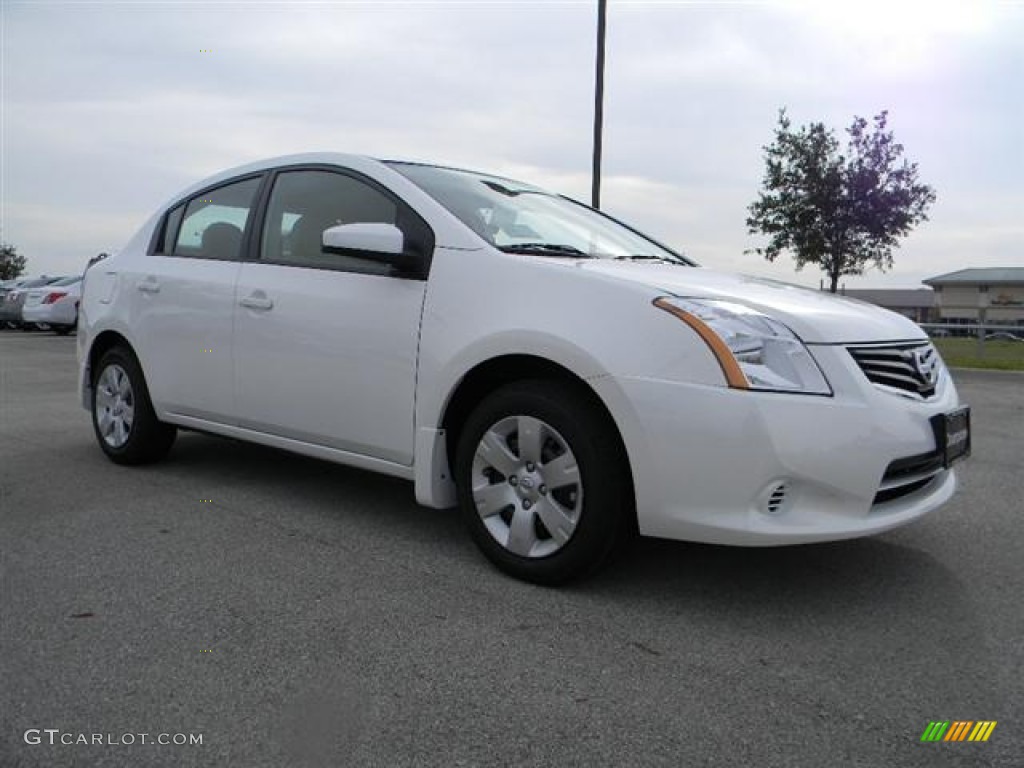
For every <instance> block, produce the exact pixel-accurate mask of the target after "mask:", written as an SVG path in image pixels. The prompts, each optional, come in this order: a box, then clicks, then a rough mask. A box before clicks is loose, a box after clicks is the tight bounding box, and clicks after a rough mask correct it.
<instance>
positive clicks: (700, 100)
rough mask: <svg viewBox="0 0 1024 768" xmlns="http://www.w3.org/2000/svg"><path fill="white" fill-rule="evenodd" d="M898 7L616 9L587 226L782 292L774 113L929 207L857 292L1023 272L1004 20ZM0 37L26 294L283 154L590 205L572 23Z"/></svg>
mask: <svg viewBox="0 0 1024 768" xmlns="http://www.w3.org/2000/svg"><path fill="white" fill-rule="evenodd" d="M896 5H900V4H892V3H887V4H885V5H884V6H880V5H878V4H876V3H874V2H873V0H871V2H868V3H867V5H863V4H861V3H858V4H857V5H856V7H855V6H853V5H847V4H837V3H832V2H830V3H812V4H810V5H807V4H800V3H796V4H794V3H785V4H783V3H772V4H764V5H760V4H756V5H751V4H731V3H730V4H711V3H708V4H657V3H640V4H627V3H613V4H612V5H611V8H610V9H609V26H608V55H607V66H608V69H607V83H606V104H605V115H606V122H605V163H604V184H603V200H604V203H605V206H606V207H607V209H608V210H609V211H610V212H612V213H613V214H615V215H617V216H620V217H622V218H624V219H626V220H628V221H630V222H632V223H635V224H636V225H638V226H639V227H640V228H641V229H645V230H649V231H650V232H651V234H652V235H653V236H655V237H657V238H658V239H662V240H664V241H666V242H667V243H669V244H671V245H673V246H674V247H677V248H680V249H682V250H685V251H686V252H687V253H688V254H690V255H691V256H693V257H694V258H696V259H698V260H699V261H702V262H704V263H707V264H710V265H714V266H718V267H724V268H729V269H746V270H747V271H754V272H757V273H761V274H770V275H774V276H776V277H780V278H783V279H794V275H793V273H792V264H791V263H790V262H787V261H786V260H781V261H780V262H777V263H776V264H768V263H767V262H765V261H764V260H763V259H760V258H759V257H756V256H751V255H746V256H745V255H743V251H744V250H745V249H747V248H750V247H752V246H753V245H755V244H756V240H755V239H754V238H752V237H750V236H748V235H747V234H746V229H745V225H744V220H745V217H746V206H747V205H748V204H749V202H750V201H751V200H752V199H753V198H754V196H755V195H756V192H757V189H758V186H759V184H760V180H761V175H762V162H763V160H762V149H761V148H762V146H763V145H764V144H766V143H768V141H770V139H771V135H772V128H773V125H774V120H775V115H776V111H777V110H778V108H779V107H781V106H788V107H789V109H790V113H791V114H792V115H793V117H794V119H795V120H796V121H797V122H808V121H811V120H824V121H825V122H826V123H828V124H830V125H832V126H834V127H836V128H837V129H841V128H842V127H843V126H845V125H848V124H849V122H850V120H851V119H852V117H853V115H854V114H861V115H870V114H873V113H875V112H877V111H879V110H881V109H883V108H888V109H890V115H891V124H892V126H893V128H894V129H895V131H896V135H897V138H898V139H899V140H900V141H901V142H903V143H904V144H905V145H906V147H907V153H908V156H909V157H910V158H911V159H913V160H916V161H917V162H919V164H920V166H921V175H922V178H923V179H924V180H925V181H927V182H929V183H931V184H933V185H934V186H935V187H936V188H937V190H938V193H939V202H938V204H937V205H936V206H935V209H934V211H933V216H932V220H931V221H930V222H928V223H926V224H924V225H923V226H922V227H921V228H920V230H919V231H917V232H916V233H914V235H913V236H912V237H911V238H910V239H909V240H907V241H906V242H905V244H904V246H903V248H902V249H901V251H900V252H898V254H897V270H896V272H895V273H893V274H892V275H890V276H886V277H883V276H879V275H877V274H872V275H869V276H866V277H865V278H863V280H864V281H865V282H867V281H876V280H880V281H881V282H882V284H885V283H886V282H889V283H897V282H902V281H907V280H913V279H915V276H917V275H921V276H926V275H928V274H936V273H939V272H943V271H952V270H953V269H956V268H959V267H963V266H966V265H968V264H975V265H979V266H980V265H985V264H991V263H993V262H994V261H995V262H997V263H1008V262H1009V263H1013V262H1014V261H1016V262H1017V263H1020V255H1019V246H1018V245H1017V244H1018V243H1019V242H1020V239H1019V229H1018V228H1017V226H1018V225H1017V223H1016V222H1017V221H1019V211H1020V210H1024V195H1022V192H1021V187H1020V178H1022V177H1024V153H1022V152H1021V150H1020V147H1019V144H1020V141H1019V126H1020V124H1021V123H1022V122H1024V106H1022V103H1021V100H1020V99H1017V98H1014V97H1013V95H1014V94H1015V93H1016V92H1017V90H1018V89H1019V84H1018V80H1019V75H1020V72H1021V71H1024V70H1022V67H1024V53H1022V49H1021V47H1020V45H1019V40H1020V39H1021V35H1022V34H1024V8H1022V7H1020V6H1012V7H1011V6H1010V4H1005V5H1003V6H998V7H996V5H997V4H971V5H970V6H967V5H962V4H960V5H958V4H956V3H953V4H950V3H940V4H939V5H933V4H930V5H929V6H928V8H927V9H923V10H922V9H917V10H915V11H913V12H911V13H907V12H904V10H903V6H902V5H900V8H896V7H895V6H896ZM982 6H984V8H983V9H982V10H980V11H979V10H977V9H978V8H981V7H982ZM990 6H991V7H990ZM992 8H996V9H995V10H992ZM858 9H860V10H858ZM965 9H966V10H965ZM3 14H4V26H3V40H2V41H0V42H2V47H3V64H4V66H3V74H2V78H3V104H2V105H0V106H2V108H3V109H2V122H3V132H2V138H0V160H2V166H3V167H2V171H0V217H2V222H0V223H2V226H3V236H4V239H6V240H9V241H12V242H14V243H15V244H16V245H18V247H19V249H20V250H21V252H23V253H25V254H26V255H28V256H29V259H30V266H29V269H30V270H31V271H34V272H42V271H58V269H59V270H64V271H67V270H69V269H71V268H72V266H74V267H77V266H78V265H80V263H81V261H82V259H83V258H88V256H91V255H93V254H94V253H95V252H97V251H99V250H104V249H108V248H112V247H114V246H116V245H117V244H118V243H119V242H124V241H125V240H126V239H127V238H128V237H130V236H131V234H132V233H133V232H134V230H135V228H136V227H137V226H138V224H140V223H141V222H142V221H143V220H144V219H145V218H146V217H148V216H149V215H150V214H151V213H152V211H153V210H154V208H155V207H156V206H157V205H159V204H160V203H161V202H163V201H164V200H165V199H167V198H168V197H170V196H172V195H174V194H175V193H176V192H177V191H179V190H180V189H181V188H182V187H184V186H186V185H188V184H190V183H192V182H194V181H196V180H198V179H199V178H202V177H204V176H206V175H209V174H211V173H214V172H216V171H219V170H221V169H223V168H227V167H230V166H233V165H237V164H239V163H243V162H247V161H250V160H253V159H257V158H261V157H268V156H273V155H279V154H286V153H291V152H300V151H310V150H318V149H325V150H326V149H329V150H338V151H343V152H355V153H365V154H370V155H374V156H382V157H396V158H406V159H418V160H426V161H436V162H440V163H444V164H451V165H458V166H464V167H471V168H478V169H481V170H490V171H494V172H497V173H502V174H505V175H510V176H513V177H520V178H523V179H524V180H527V181H534V182H537V183H540V184H542V185H544V186H548V187H550V188H553V189H555V190H556V191H559V192H565V193H568V194H570V195H572V196H575V197H577V198H579V199H583V200H588V199H589V196H590V176H589V173H590V159H591V158H590V151H591V130H592V123H591V121H592V109H593V92H592V88H593V64H594V60H593V55H594V51H593V45H594V8H593V6H592V5H591V4H589V3H585V4H578V3H431V4H427V3H347V2H346V3H337V4H332V3H307V4H303V3H290V4H289V3H282V4H251V5H241V4H233V3H232V4H228V3H224V4H217V3H211V4H198V3H196V4H186V3H178V4H138V3H116V4H114V3H111V4H99V3H90V4H82V5H74V4H32V3H8V4H5V6H4V10H3ZM882 22H885V23H884V24H882ZM880 25H881V26H880ZM897 43H898V44H899V45H904V44H905V46H904V48H902V49H901V48H899V45H897ZM207 51H208V52H207ZM795 279H797V280H800V281H804V282H806V283H811V284H816V283H817V274H816V273H814V272H812V271H807V272H804V273H801V274H799V275H796V276H795Z"/></svg>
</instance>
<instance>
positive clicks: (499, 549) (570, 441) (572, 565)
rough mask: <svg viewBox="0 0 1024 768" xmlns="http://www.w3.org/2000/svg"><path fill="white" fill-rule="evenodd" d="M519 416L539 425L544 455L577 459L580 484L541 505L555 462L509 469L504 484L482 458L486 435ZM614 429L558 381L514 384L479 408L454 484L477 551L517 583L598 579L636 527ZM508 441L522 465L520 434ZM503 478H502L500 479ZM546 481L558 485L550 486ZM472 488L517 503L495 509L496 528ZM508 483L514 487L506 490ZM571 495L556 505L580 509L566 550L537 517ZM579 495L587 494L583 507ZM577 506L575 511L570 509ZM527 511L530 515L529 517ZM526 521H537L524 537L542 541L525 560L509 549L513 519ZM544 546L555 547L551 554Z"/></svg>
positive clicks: (460, 447) (464, 438) (461, 445)
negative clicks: (504, 530)
mask: <svg viewBox="0 0 1024 768" xmlns="http://www.w3.org/2000/svg"><path fill="white" fill-rule="evenodd" d="M522 417H526V418H529V419H538V420H539V421H540V424H541V430H540V434H541V435H542V436H541V437H540V438H538V440H539V444H540V445H541V446H542V448H541V451H542V452H543V451H548V452H549V454H548V455H553V456H555V457H558V455H559V454H558V453H557V452H555V453H551V452H553V451H557V450H558V449H559V448H560V447H564V448H565V449H567V452H568V453H570V454H571V456H573V457H574V458H575V466H576V468H577V470H578V474H575V475H573V476H574V477H578V482H575V481H574V482H572V483H571V484H570V485H569V486H567V487H562V488H559V489H554V488H552V489H547V491H546V494H550V496H548V495H545V496H544V497H543V498H542V497H539V496H537V495H536V494H537V493H538V492H542V493H543V492H545V488H544V486H537V485H536V483H538V482H540V481H543V480H544V478H545V477H546V476H545V475H544V474H543V472H544V469H545V467H547V466H548V465H550V466H551V467H554V466H555V465H554V464H551V463H550V462H552V461H554V459H551V458H547V459H544V458H542V459H541V460H540V461H539V462H538V464H537V465H535V469H536V471H535V472H532V470H530V471H528V470H529V467H530V466H531V465H529V464H527V465H525V466H520V468H519V469H518V470H516V469H512V470H510V475H509V476H508V477H505V476H504V475H503V474H502V473H500V472H497V471H496V470H495V469H493V468H487V465H488V462H487V461H486V460H484V459H483V458H478V454H477V449H478V446H480V445H481V440H482V439H483V438H484V436H485V434H487V433H491V434H492V435H494V434H496V430H500V429H502V428H503V427H502V425H509V424H511V423H519V419H520V418H522ZM504 428H505V429H507V428H508V427H507V426H505V427H504ZM613 430H614V426H613V425H611V424H609V423H608V418H607V416H606V415H605V414H603V413H601V412H600V410H599V409H598V408H597V407H595V406H593V405H591V404H590V403H589V402H588V401H587V399H586V396H585V393H582V392H581V391H580V390H579V389H578V388H576V387H574V386H572V385H569V384H566V383H562V382H559V381H547V380H529V381H521V382H515V383H512V384H509V385H506V386H504V387H502V388H501V389H499V390H496V391H495V392H493V393H492V394H490V395H489V396H487V397H486V398H485V399H484V400H483V401H482V402H481V403H480V404H479V405H478V406H477V408H476V409H475V410H474V411H473V412H472V413H471V414H470V416H469V418H468V419H467V421H466V424H465V426H464V428H463V429H462V432H461V434H460V435H459V439H458V444H457V448H456V458H455V482H456V486H457V489H458V500H459V508H460V511H461V514H462V517H463V521H464V523H465V524H466V527H467V528H468V529H469V532H470V535H471V536H472V537H473V540H474V541H475V542H476V544H477V546H478V547H479V548H480V549H481V551H482V552H483V553H484V555H486V556H487V558H488V559H489V560H490V561H491V562H492V563H494V564H495V565H496V566H497V567H498V568H500V569H501V570H503V571H505V572H506V573H508V574H510V575H512V576H515V577H516V578H519V579H523V580H525V581H530V582H533V583H536V584H545V585H557V584H562V583H564V582H567V581H570V580H572V579H577V578H580V577H583V576H586V575H588V574H590V573H593V572H594V571H595V570H597V569H598V568H600V567H601V566H603V565H605V564H606V563H607V562H608V561H609V560H610V559H611V558H612V556H613V555H614V554H615V553H617V552H618V551H619V550H620V549H621V545H623V544H624V543H626V542H627V541H629V540H630V539H631V538H632V532H633V531H634V530H635V526H634V525H633V523H632V521H633V519H634V517H635V513H634V506H633V498H632V492H631V489H632V484H631V483H630V481H629V471H628V462H627V460H626V457H625V455H624V451H623V450H622V448H621V444H620V442H619V440H618V436H617V435H616V434H614V432H613ZM505 439H506V440H507V441H508V442H505V443H504V446H505V448H506V449H507V450H508V452H509V453H508V454H506V455H512V456H515V457H516V461H521V460H522V459H521V458H520V457H523V456H524V453H523V452H522V451H519V449H518V445H519V435H518V432H515V431H514V432H512V433H510V434H509V435H508V436H507V437H506V438H505ZM495 466H496V465H495ZM481 467H483V469H481ZM520 472H521V473H522V474H519V473H520ZM531 472H532V474H531ZM499 477H501V478H503V479H501V480H498V479H497V478H499ZM515 477H522V478H533V479H531V480H530V484H529V485H527V483H526V480H516V481H515V483H514V484H513V482H512V478H515ZM547 477H550V475H547ZM538 478H539V480H538ZM546 482H551V483H552V485H554V481H552V480H550V479H549V480H547V481H546ZM474 483H477V486H478V490H479V489H480V488H483V489H485V490H487V489H490V488H492V487H493V488H494V489H495V491H497V492H498V493H501V494H505V495H509V494H511V496H510V498H512V500H513V501H512V503H509V504H507V505H506V506H502V504H503V503H504V501H500V502H496V503H495V504H494V506H493V507H492V510H493V509H501V510H502V511H501V512H500V513H496V512H494V511H492V512H491V514H490V515H488V516H487V518H488V521H489V522H490V524H491V526H492V528H489V527H488V524H487V523H485V522H484V518H483V517H482V516H481V514H480V513H479V512H478V511H477V504H476V501H475V500H474V488H473V486H474ZM503 483H504V484H505V485H507V486H510V487H511V488H506V487H505V485H503ZM498 486H501V488H500V489H499V488H498ZM538 488H539V490H535V489H538ZM527 489H530V490H527ZM566 491H568V492H569V496H568V497H566V496H561V497H557V498H558V501H559V502H560V503H561V502H562V501H566V502H567V505H566V506H565V507H562V508H563V509H574V510H575V511H574V513H573V514H574V517H575V523H574V525H575V527H574V528H573V529H572V532H571V534H569V535H568V538H567V539H566V540H565V541H564V543H559V542H558V538H559V537H557V536H554V535H552V534H551V533H550V531H549V529H548V528H547V527H546V525H545V522H544V521H543V520H541V519H540V518H541V515H540V514H538V512H539V511H540V509H541V507H542V505H543V504H544V503H545V502H547V501H554V500H555V499H556V494H559V493H565V492H566ZM577 492H580V493H582V496H581V497H580V498H578V500H577V497H576V496H575V494H576V493H577ZM528 493H529V494H534V495H533V496H532V497H530V498H533V499H535V500H534V501H533V502H529V501H528V499H527V500H524V494H528ZM517 494H518V495H517ZM502 498H503V499H504V498H505V496H503V497H502ZM573 504H576V505H577V506H576V507H575V508H573V507H572V505H573ZM529 509H532V510H533V512H532V513H530V512H527V511H526V510H529ZM521 514H527V515H532V521H531V522H530V523H529V524H528V525H527V526H526V530H529V531H530V533H529V534H528V535H527V537H526V538H527V539H532V538H534V537H536V538H537V541H536V542H535V543H534V544H532V545H531V546H532V547H533V548H532V549H531V550H529V552H530V554H528V555H527V556H524V555H522V554H517V553H515V552H513V551H511V549H510V548H509V547H511V544H510V543H509V542H510V541H511V539H512V535H513V534H512V529H513V527H514V522H513V521H514V519H515V516H516V515H521ZM498 518H500V520H501V523H499V522H498ZM524 519H525V518H524ZM559 519H564V518H559ZM502 525H504V526H506V527H507V532H508V533H507V538H508V541H507V542H506V543H502V542H500V541H499V535H500V534H501V530H502ZM493 527H497V528H498V529H499V532H498V533H492V530H493ZM563 536H564V534H563ZM544 547H548V548H550V547H558V548H557V549H555V550H554V551H553V552H551V553H550V554H548V553H546V552H545V550H544Z"/></svg>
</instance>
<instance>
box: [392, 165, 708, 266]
mask: <svg viewBox="0 0 1024 768" xmlns="http://www.w3.org/2000/svg"><path fill="white" fill-rule="evenodd" d="M388 165H389V166H391V167H392V168H394V169H395V170H396V171H398V172H399V173H401V174H403V175H404V176H406V177H407V178H408V179H409V180H411V181H412V182H413V183H414V184H416V185H417V186H418V187H420V188H421V189H422V190H423V191H425V192H426V193H427V194H428V195H430V196H431V197H433V198H434V199H435V200H437V201H438V202H439V203H440V204H441V205H443V206H444V207H445V208H447V209H448V210H449V211H451V212H452V213H453V214H455V216H457V217H458V218H459V219H460V220H461V221H462V222H463V223H464V224H465V225H466V226H467V227H469V228H470V229H472V230H473V231H474V232H476V233H477V234H478V235H480V237H482V238H483V239H484V240H486V241H487V242H489V243H490V244H491V245H493V246H495V247H497V248H500V249H501V250H503V251H507V252H510V253H530V254H536V255H539V256H562V257H568V258H600V259H637V260H656V261H666V262H671V263H674V264H681V265H682V264H687V265H689V264H692V262H690V261H688V260H687V259H685V258H683V257H682V256H680V255H679V254H677V253H674V252H673V251H670V250H668V249H667V248H665V247H664V246H661V245H658V243H656V242H654V241H652V240H649V239H648V238H646V237H644V236H643V235H641V234H640V233H638V232H634V231H633V230H632V229H630V228H629V227H626V226H625V225H623V224H620V223H619V222H617V221H615V220H614V219H611V218H609V217H608V216H605V215H604V214H601V213H599V212H597V211H595V210H593V209H592V208H588V207H587V206H585V205H581V204H580V203H577V202H575V201H572V200H569V199H568V198H565V197H560V196H558V195H553V194H551V193H550V192H546V191H544V190H543V189H540V188H538V187H534V186H531V185H529V184H523V183H521V182H518V181H512V180H510V179H503V178H499V177H497V176H486V175H483V174H478V173H471V172H469V171H460V170H454V169H451V168H439V167H436V166H431V165H416V164H412V163H397V162H389V163H388Z"/></svg>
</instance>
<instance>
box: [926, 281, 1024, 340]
mask: <svg viewBox="0 0 1024 768" xmlns="http://www.w3.org/2000/svg"><path fill="white" fill-rule="evenodd" d="M922 282H923V283H924V284H925V285H929V286H931V287H932V289H933V290H934V291H935V304H936V306H937V307H938V311H939V321H940V322H944V323H977V322H979V321H983V322H986V323H993V324H999V325H1003V324H1006V325H1020V326H1024V267H984V268H977V269H961V270H959V271H958V272H950V273H949V274H948V275H939V276H938V277H931V278H928V279H927V280H923V281H922Z"/></svg>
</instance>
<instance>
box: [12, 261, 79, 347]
mask: <svg viewBox="0 0 1024 768" xmlns="http://www.w3.org/2000/svg"><path fill="white" fill-rule="evenodd" d="M81 297H82V277H81V275H75V276H73V277H65V278H63V279H62V280H58V281H57V282H55V283H50V284H49V285H45V286H43V287H42V288H33V289H31V290H30V291H28V293H26V294H25V304H24V305H23V306H22V308H21V319H22V322H24V323H25V324H26V325H28V324H30V323H34V324H35V325H43V326H47V327H49V328H50V329H52V330H53V331H54V332H56V333H58V334H60V335H62V336H66V335H67V334H69V333H71V332H72V331H73V330H75V326H76V325H78V302H79V299H81Z"/></svg>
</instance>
